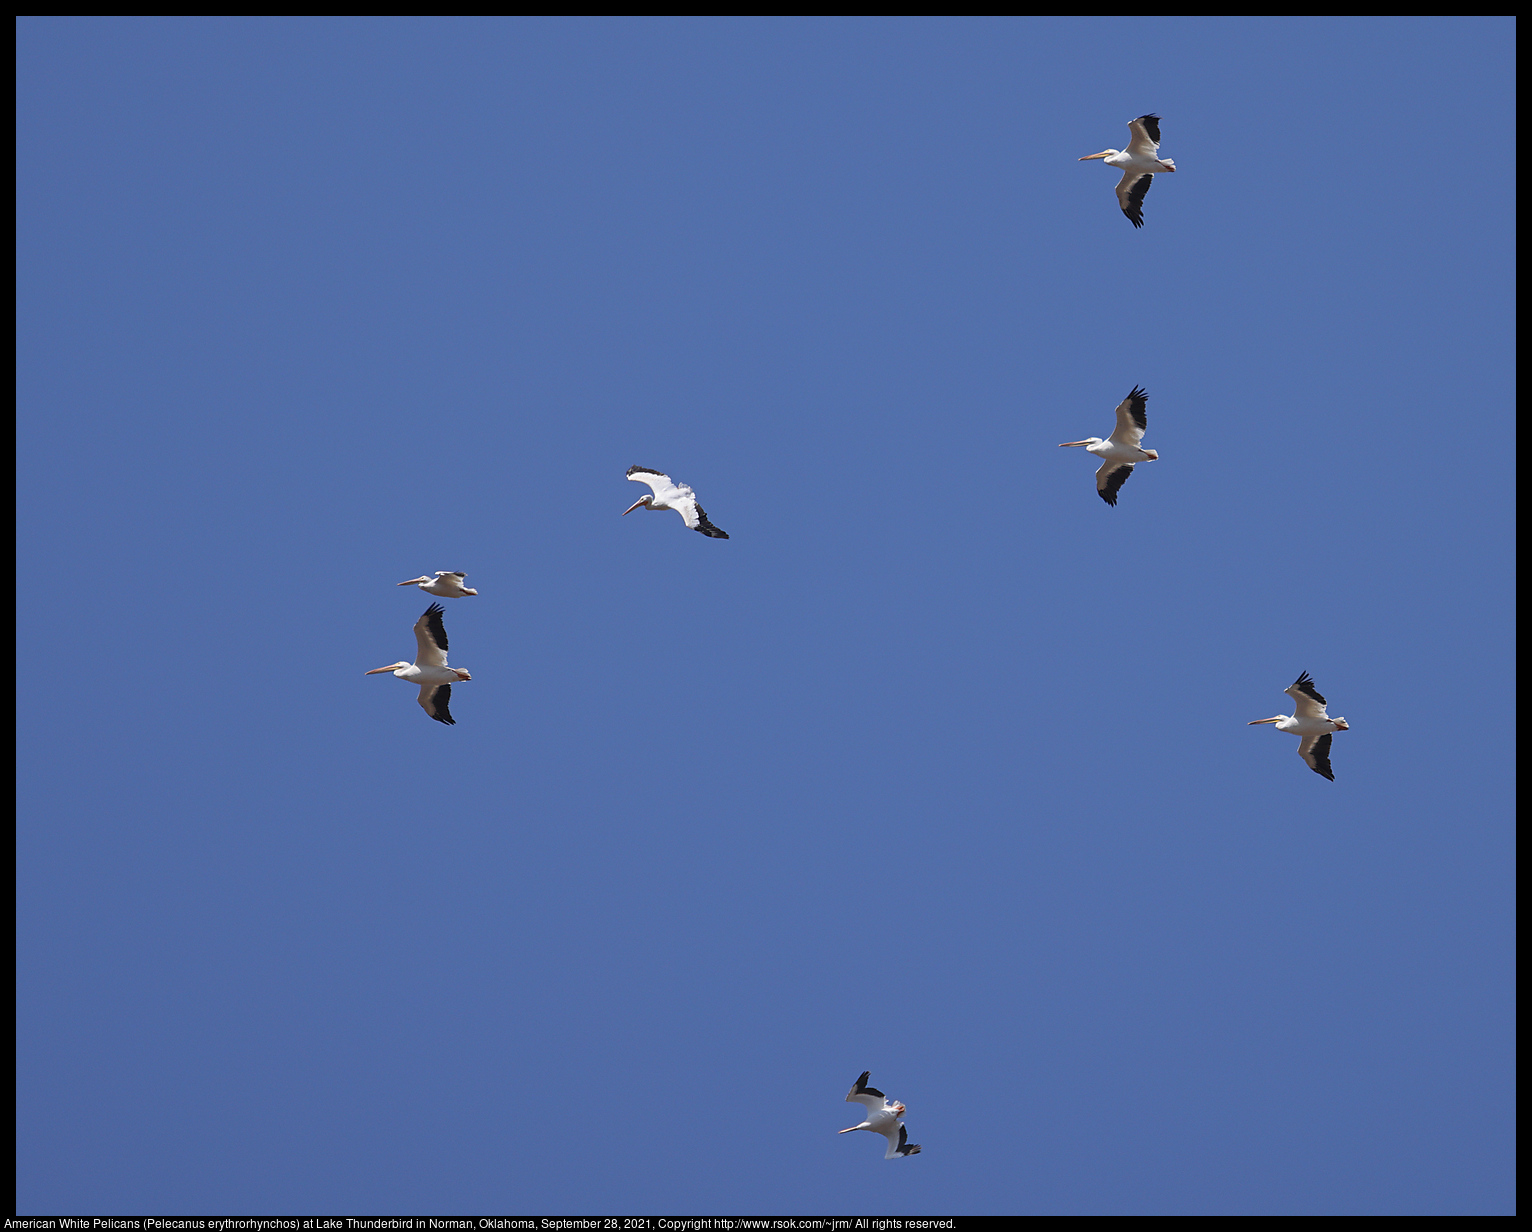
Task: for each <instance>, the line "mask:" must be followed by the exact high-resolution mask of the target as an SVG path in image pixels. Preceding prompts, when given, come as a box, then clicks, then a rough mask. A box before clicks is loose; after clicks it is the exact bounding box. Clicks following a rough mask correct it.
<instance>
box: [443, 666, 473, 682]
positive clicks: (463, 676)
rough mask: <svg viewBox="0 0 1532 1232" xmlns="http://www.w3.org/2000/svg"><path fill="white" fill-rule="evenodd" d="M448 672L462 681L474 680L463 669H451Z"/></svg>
mask: <svg viewBox="0 0 1532 1232" xmlns="http://www.w3.org/2000/svg"><path fill="white" fill-rule="evenodd" d="M447 670H448V671H449V672H452V673H454V674H455V675H456V676H457V678H458V680H460V681H463V680H472V679H473V677H472V676H470V675H469V674H468V673H467V672H465V671H464V670H463V669H462V668H461V667H449V668H448V669H447Z"/></svg>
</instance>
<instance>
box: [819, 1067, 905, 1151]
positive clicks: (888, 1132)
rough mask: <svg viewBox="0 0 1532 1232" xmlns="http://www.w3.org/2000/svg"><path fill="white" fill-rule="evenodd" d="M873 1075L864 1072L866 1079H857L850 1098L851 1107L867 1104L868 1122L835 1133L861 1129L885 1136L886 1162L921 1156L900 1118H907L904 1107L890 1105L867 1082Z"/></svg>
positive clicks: (863, 1075) (880, 1092)
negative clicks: (899, 1156) (900, 1156)
mask: <svg viewBox="0 0 1532 1232" xmlns="http://www.w3.org/2000/svg"><path fill="white" fill-rule="evenodd" d="M871 1076H872V1071H871V1070H870V1069H864V1070H863V1071H862V1076H861V1077H860V1078H858V1079H857V1080H856V1085H855V1086H854V1087H852V1088H851V1092H850V1094H848V1095H847V1096H846V1102H847V1103H848V1104H849V1103H852V1102H855V1103H858V1104H866V1105H867V1119H866V1120H865V1121H863V1122H862V1123H861V1124H860V1125H852V1126H849V1127H848V1128H846V1129H838V1130H836V1131H835V1132H836V1133H839V1134H849V1133H853V1132H855V1131H856V1130H858V1129H870V1130H871V1131H872V1132H873V1133H875V1134H882V1135H883V1136H884V1137H885V1138H887V1139H888V1151H887V1153H886V1154H885V1155H884V1156H883V1158H884V1159H892V1158H893V1157H894V1156H895V1155H919V1154H920V1148H919V1147H918V1146H916V1145H914V1144H913V1143H912V1142H911V1141H910V1135H909V1131H908V1130H907V1129H905V1128H904V1122H903V1121H901V1120H900V1119H899V1118H900V1117H901V1116H903V1115H904V1105H903V1104H897V1103H890V1102H889V1100H888V1097H887V1096H886V1095H884V1094H883V1092H882V1091H880V1090H878V1088H877V1087H870V1086H868V1085H867V1079H868V1078H870V1077H871Z"/></svg>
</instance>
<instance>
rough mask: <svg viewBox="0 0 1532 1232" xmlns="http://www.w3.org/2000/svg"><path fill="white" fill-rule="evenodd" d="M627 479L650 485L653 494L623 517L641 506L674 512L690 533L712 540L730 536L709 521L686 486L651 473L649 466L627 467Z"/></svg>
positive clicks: (628, 508)
mask: <svg viewBox="0 0 1532 1232" xmlns="http://www.w3.org/2000/svg"><path fill="white" fill-rule="evenodd" d="M628 478H629V479H631V480H632V481H633V482H634V483H647V484H648V485H649V487H650V488H652V489H653V491H651V492H650V493H649V495H648V496H640V497H639V498H638V499H637V500H636V501H634V502H633V503H632V504H631V505H629V506H628V507H627V508H626V509H624V510H623V511H622V516H623V517H627V516H628V514H630V513H632V512H633V511H634V510H635V509H637V508H638V507H639V506H640V505H642V506H643V507H644V508H645V509H674V510H675V511H676V512H677V513H679V514H680V515H681V520H682V521H683V522H685V523H686V525H687V527H688V528H690V529H691V530H694V531H696V532H698V533H699V534H703V535H706V536H707V537H708V538H709V539H727V538H728V537H729V536H728V535H727V534H725V533H724V532H723V531H721V530H719V529H718V527H716V526H714V525H713V524H712V523H711V522H709V521H708V520H707V514H705V513H704V512H703V511H702V506H701V505H699V504H698V503H697V494H696V493H695V492H693V491H692V490H691V489H690V488H689V487H687V486H686V485H685V484H684V483H676V482H674V481H673V480H672V479H671V478H670V476H669V475H662V474H661V473H660V472H659V471H652V470H650V469H649V468H648V467H647V466H630V467H628Z"/></svg>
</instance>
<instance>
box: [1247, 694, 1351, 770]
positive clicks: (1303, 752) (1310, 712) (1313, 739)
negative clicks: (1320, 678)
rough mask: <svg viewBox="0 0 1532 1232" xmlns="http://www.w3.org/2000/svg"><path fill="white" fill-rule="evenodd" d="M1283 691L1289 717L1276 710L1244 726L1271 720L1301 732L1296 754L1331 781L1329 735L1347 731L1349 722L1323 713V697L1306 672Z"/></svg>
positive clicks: (1282, 727)
mask: <svg viewBox="0 0 1532 1232" xmlns="http://www.w3.org/2000/svg"><path fill="white" fill-rule="evenodd" d="M1282 692H1284V693H1286V694H1287V695H1288V696H1289V697H1291V698H1292V699H1293V709H1294V710H1295V711H1297V713H1296V714H1294V715H1293V716H1292V717H1291V718H1289V717H1288V716H1287V715H1285V714H1277V715H1273V716H1272V717H1271V718H1269V719H1253V720H1251V722H1249V723H1247V724H1246V726H1247V727H1255V726H1256V725H1257V724H1260V723H1272V724H1274V725H1275V726H1276V729H1277V730H1278V731H1281V732H1295V733H1297V734H1298V735H1300V736H1302V737H1303V739H1302V740H1300V741H1299V742H1298V756H1299V757H1301V758H1303V760H1304V761H1306V762H1307V763H1308V766H1309V769H1310V770H1312V771H1313V772H1314V773H1315V774H1322V775H1324V776H1325V778H1327V779H1329V780H1330V781H1331V782H1332V783H1333V782H1334V781H1335V775H1334V773H1333V772H1332V771H1331V770H1330V739H1331V735H1332V733H1334V732H1338V731H1349V730H1350V728H1351V724H1350V723H1348V722H1346V720H1345V719H1332V718H1331V717H1330V716H1329V715H1327V714H1326V713H1325V699H1324V697H1323V696H1321V695H1320V692H1319V690H1318V689H1316V688H1315V687H1314V681H1313V679H1312V678H1311V677H1310V676H1309V674H1308V673H1307V672H1304V673H1303V674H1302V675H1301V676H1299V677H1298V679H1297V680H1295V681H1293V682H1292V684H1290V685H1288V686H1287V688H1285V689H1283V690H1282Z"/></svg>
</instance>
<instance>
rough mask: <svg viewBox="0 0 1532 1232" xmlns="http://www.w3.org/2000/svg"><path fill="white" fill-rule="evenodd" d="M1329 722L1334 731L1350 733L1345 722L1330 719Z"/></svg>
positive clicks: (1349, 726)
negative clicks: (1333, 725)
mask: <svg viewBox="0 0 1532 1232" xmlns="http://www.w3.org/2000/svg"><path fill="white" fill-rule="evenodd" d="M1330 722H1332V723H1334V724H1335V730H1336V731H1350V730H1351V724H1350V723H1348V722H1346V720H1345V719H1331V720H1330Z"/></svg>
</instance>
